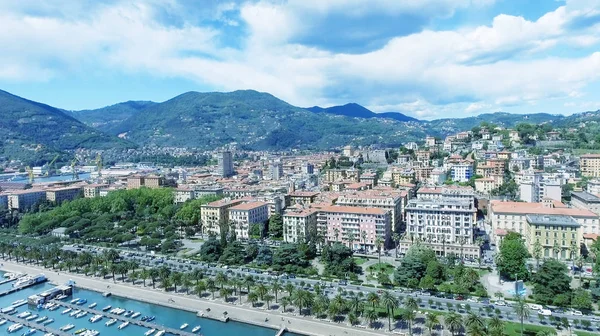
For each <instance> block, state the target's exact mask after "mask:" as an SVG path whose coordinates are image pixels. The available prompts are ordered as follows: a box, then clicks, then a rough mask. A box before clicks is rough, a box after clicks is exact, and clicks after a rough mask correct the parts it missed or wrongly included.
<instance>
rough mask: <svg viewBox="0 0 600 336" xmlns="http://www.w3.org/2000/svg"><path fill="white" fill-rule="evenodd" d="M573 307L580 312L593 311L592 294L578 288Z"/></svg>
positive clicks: (574, 295) (572, 302)
mask: <svg viewBox="0 0 600 336" xmlns="http://www.w3.org/2000/svg"><path fill="white" fill-rule="evenodd" d="M571 306H573V308H575V309H580V310H588V311H589V310H592V294H591V293H590V292H589V291H587V290H585V289H582V288H578V289H576V290H575V291H574V292H573V298H572V300H571Z"/></svg>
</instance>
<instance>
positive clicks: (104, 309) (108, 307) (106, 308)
mask: <svg viewBox="0 0 600 336" xmlns="http://www.w3.org/2000/svg"><path fill="white" fill-rule="evenodd" d="M111 308H112V306H110V305H108V306H106V307H104V308H102V311H108V310H110V309H111Z"/></svg>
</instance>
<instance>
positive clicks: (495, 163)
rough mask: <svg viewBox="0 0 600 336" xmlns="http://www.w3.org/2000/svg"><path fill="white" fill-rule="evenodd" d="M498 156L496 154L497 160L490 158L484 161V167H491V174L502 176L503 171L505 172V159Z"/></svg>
mask: <svg viewBox="0 0 600 336" xmlns="http://www.w3.org/2000/svg"><path fill="white" fill-rule="evenodd" d="M500 154H502V152H500V153H498V157H497V158H491V159H488V160H487V161H486V165H487V166H490V167H492V169H493V170H492V174H502V175H504V171H505V170H506V162H507V160H506V159H502V158H500Z"/></svg>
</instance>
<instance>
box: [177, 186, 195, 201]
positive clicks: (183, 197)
mask: <svg viewBox="0 0 600 336" xmlns="http://www.w3.org/2000/svg"><path fill="white" fill-rule="evenodd" d="M173 196H174V202H175V204H181V203H185V202H187V201H189V200H193V199H194V198H196V195H195V193H194V190H193V189H187V188H177V189H175V191H174V192H173Z"/></svg>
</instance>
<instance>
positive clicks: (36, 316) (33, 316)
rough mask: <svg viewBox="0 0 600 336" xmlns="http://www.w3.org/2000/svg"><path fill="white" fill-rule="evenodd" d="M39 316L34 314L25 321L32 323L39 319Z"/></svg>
mask: <svg viewBox="0 0 600 336" xmlns="http://www.w3.org/2000/svg"><path fill="white" fill-rule="evenodd" d="M38 316H39V315H38V314H33V315H29V316H28V317H27V318H26V319H25V320H27V321H31V320H35V319H36V318H38Z"/></svg>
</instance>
